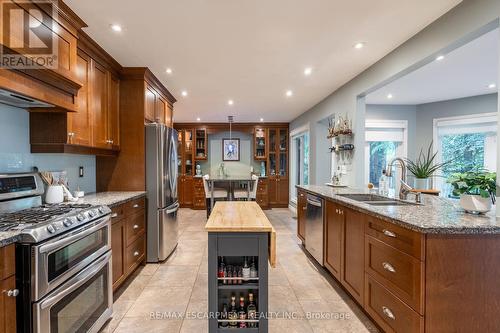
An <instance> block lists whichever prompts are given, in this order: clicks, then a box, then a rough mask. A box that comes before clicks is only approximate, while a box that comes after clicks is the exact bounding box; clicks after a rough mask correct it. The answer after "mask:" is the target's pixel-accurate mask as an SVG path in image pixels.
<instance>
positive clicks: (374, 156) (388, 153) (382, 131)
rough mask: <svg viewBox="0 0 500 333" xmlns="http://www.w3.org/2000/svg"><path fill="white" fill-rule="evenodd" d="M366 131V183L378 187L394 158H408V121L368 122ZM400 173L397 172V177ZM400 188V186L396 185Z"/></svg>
mask: <svg viewBox="0 0 500 333" xmlns="http://www.w3.org/2000/svg"><path fill="white" fill-rule="evenodd" d="M365 127H366V131H365V135H366V137H365V140H366V144H365V166H366V167H365V182H366V183H372V184H373V185H374V186H375V187H378V183H379V179H380V176H381V175H382V171H383V170H385V168H386V167H387V164H388V162H389V161H390V160H391V159H392V158H393V157H396V156H397V157H406V146H407V128H408V122H407V121H406V120H381V121H378V120H377V121H375V120H367V121H366V125H365ZM398 172H399V171H396V176H397V177H399V175H398V174H397V173H398ZM396 186H398V187H399V185H396Z"/></svg>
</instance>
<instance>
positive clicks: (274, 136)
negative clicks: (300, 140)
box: [269, 128, 277, 153]
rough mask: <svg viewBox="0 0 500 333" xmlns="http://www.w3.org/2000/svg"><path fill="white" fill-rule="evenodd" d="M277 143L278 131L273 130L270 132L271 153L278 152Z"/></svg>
mask: <svg viewBox="0 0 500 333" xmlns="http://www.w3.org/2000/svg"><path fill="white" fill-rule="evenodd" d="M276 141H277V133H276V129H274V128H272V129H270V130H269V152H270V153H274V152H276Z"/></svg>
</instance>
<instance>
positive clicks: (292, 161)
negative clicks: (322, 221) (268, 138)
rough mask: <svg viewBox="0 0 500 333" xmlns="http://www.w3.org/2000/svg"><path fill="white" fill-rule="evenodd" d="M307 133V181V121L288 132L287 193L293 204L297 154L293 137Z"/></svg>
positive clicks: (308, 158)
mask: <svg viewBox="0 0 500 333" xmlns="http://www.w3.org/2000/svg"><path fill="white" fill-rule="evenodd" d="M305 134H307V135H308V136H309V154H308V155H307V163H308V165H309V168H308V170H307V178H308V179H309V182H310V181H311V131H310V127H309V123H307V124H305V125H304V126H301V127H299V128H296V129H294V130H293V131H291V132H290V134H289V135H290V148H291V149H290V158H289V161H290V175H289V180H290V182H289V186H290V187H289V193H290V203H291V204H293V205H297V196H296V195H294V193H296V192H295V191H294V189H295V173H296V169H297V156H296V155H297V154H296V153H295V152H296V148H297V147H296V143H295V140H294V139H295V138H297V137H300V136H302V135H305Z"/></svg>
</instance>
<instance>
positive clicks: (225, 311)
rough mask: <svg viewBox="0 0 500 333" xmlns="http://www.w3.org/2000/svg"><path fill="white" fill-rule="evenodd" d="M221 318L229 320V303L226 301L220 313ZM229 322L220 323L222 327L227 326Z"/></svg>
mask: <svg viewBox="0 0 500 333" xmlns="http://www.w3.org/2000/svg"><path fill="white" fill-rule="evenodd" d="M220 319H221V320H227V304H226V303H224V305H223V306H222V312H221V313H220ZM227 324H228V322H227V321H223V322H221V323H220V327H227Z"/></svg>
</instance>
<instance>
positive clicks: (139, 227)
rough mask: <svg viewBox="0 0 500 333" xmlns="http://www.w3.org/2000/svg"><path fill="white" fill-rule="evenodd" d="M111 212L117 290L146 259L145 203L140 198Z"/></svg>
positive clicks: (114, 283)
mask: <svg viewBox="0 0 500 333" xmlns="http://www.w3.org/2000/svg"><path fill="white" fill-rule="evenodd" d="M111 210H112V213H111V250H112V253H113V290H116V289H117V288H118V287H119V286H120V285H121V284H122V283H123V282H124V281H125V280H126V279H127V278H128V277H129V276H130V275H131V274H132V273H133V272H134V270H135V269H136V268H137V267H138V266H139V265H140V264H141V263H142V262H143V261H144V259H145V257H146V215H145V201H144V198H140V199H137V200H133V201H130V202H127V203H124V204H122V205H119V206H116V207H113V208H112V209H111Z"/></svg>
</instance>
